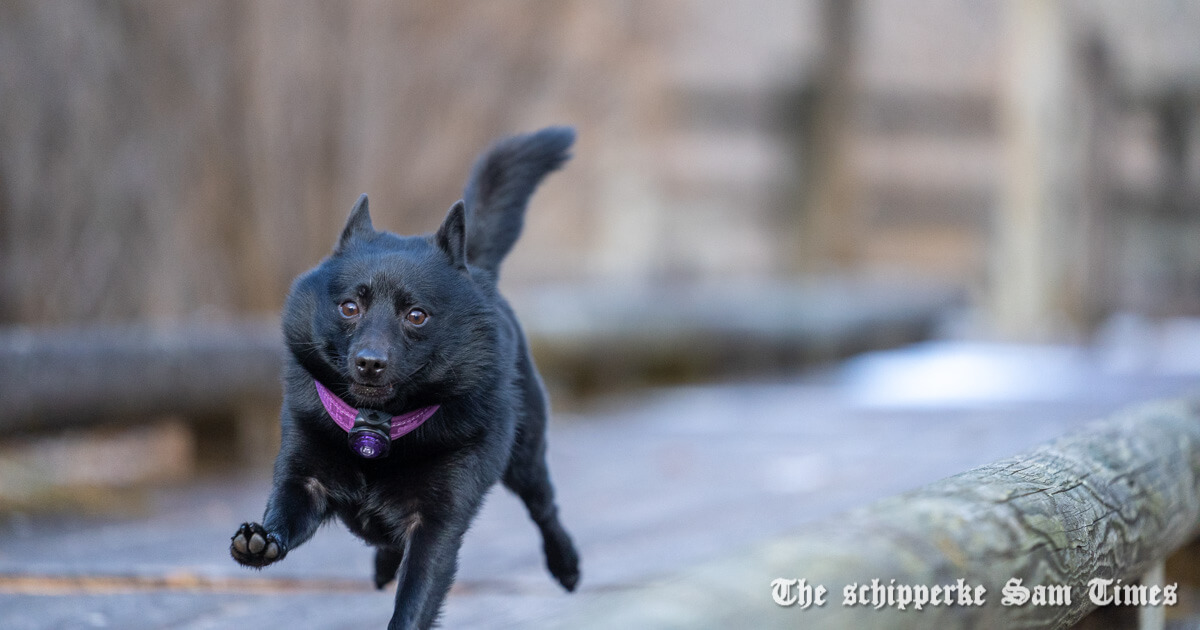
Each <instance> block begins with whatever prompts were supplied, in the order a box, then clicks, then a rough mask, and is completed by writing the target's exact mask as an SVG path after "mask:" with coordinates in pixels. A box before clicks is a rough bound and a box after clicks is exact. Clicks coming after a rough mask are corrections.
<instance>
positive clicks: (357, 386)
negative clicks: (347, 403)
mask: <svg viewBox="0 0 1200 630" xmlns="http://www.w3.org/2000/svg"><path fill="white" fill-rule="evenodd" d="M350 393H351V394H353V395H354V397H355V398H361V399H363V400H367V401H375V402H378V401H383V400H387V399H389V398H391V397H392V395H393V394H395V393H396V384H395V383H388V384H386V385H364V384H362V383H356V382H353V381H351V383H350Z"/></svg>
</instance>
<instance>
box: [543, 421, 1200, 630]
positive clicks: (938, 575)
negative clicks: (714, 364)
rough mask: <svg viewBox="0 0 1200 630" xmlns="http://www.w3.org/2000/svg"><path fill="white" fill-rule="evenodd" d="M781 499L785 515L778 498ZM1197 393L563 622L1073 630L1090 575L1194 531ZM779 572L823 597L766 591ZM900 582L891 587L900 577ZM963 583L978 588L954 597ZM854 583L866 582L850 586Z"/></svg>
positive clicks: (1171, 545) (1147, 557)
mask: <svg viewBox="0 0 1200 630" xmlns="http://www.w3.org/2000/svg"><path fill="white" fill-rule="evenodd" d="M781 509H784V508H783V507H781ZM1198 523H1200V402H1197V401H1175V402H1166V403H1156V404H1152V405H1149V406H1145V407H1141V408H1138V409H1135V410H1131V411H1128V412H1125V413H1122V414H1118V415H1117V416H1115V417H1113V418H1111V419H1108V420H1105V421H1101V422H1097V423H1093V424H1091V425H1088V426H1087V427H1085V429H1084V430H1083V431H1081V432H1079V433H1076V434H1073V435H1070V436H1067V437H1064V438H1061V439H1059V440H1056V441H1054V442H1051V443H1049V444H1046V445H1043V446H1041V447H1038V448H1035V449H1033V450H1031V451H1029V452H1027V453H1024V454H1022V455H1018V456H1016V457H1011V458H1008V459H1003V460H1000V461H997V462H994V463H992V464H989V465H986V466H982V467H979V468H976V469H974V470H970V471H967V472H964V473H962V474H959V475H956V476H953V477H950V478H947V479H944V480H942V481H939V482H936V483H933V484H930V485H928V486H926V487H924V488H921V489H919V490H915V491H913V492H909V493H906V494H902V495H898V496H896V497H892V498H889V499H885V500H883V501H879V502H877V503H875V504H872V505H870V506H867V507H865V508H862V509H860V510H856V511H853V512H849V513H847V514H844V515H841V516H838V517H833V518H830V519H827V520H825V521H823V522H822V523H820V524H818V525H815V526H813V527H812V528H809V529H808V530H806V531H804V532H802V533H800V534H797V535H794V536H791V537H787V538H783V539H778V540H775V541H773V542H770V543H768V544H764V545H760V546H758V547H756V548H754V549H752V550H750V551H749V552H747V553H742V554H739V555H737V556H735V557H731V558H727V559H721V560H717V561H713V562H710V563H707V564H705V565H704V566H701V567H699V568H696V569H695V570H692V571H690V572H688V573H686V574H684V575H681V576H675V577H674V578H673V579H669V580H664V581H662V582H660V583H657V584H655V585H652V586H650V587H648V588H646V589H644V590H641V591H638V592H634V593H628V594H621V595H619V596H613V597H608V598H604V599H602V600H601V601H599V602H597V604H598V605H597V606H595V607H593V608H590V609H588V610H586V611H581V612H582V614H580V615H579V616H578V617H574V618H572V619H570V620H567V621H566V623H564V624H563V625H562V626H561V627H570V628H612V627H620V628H731V627H753V628H795V627H805V628H824V627H829V628H887V629H898V628H951V629H953V628H1067V627H1070V626H1071V625H1072V624H1074V623H1076V622H1077V621H1079V620H1080V619H1082V618H1083V617H1084V616H1085V615H1086V614H1087V613H1088V612H1089V611H1091V610H1092V609H1094V608H1095V607H1096V606H1095V604H1093V603H1092V602H1091V600H1090V599H1089V598H1088V595H1087V583H1088V582H1089V581H1090V580H1091V579H1093V578H1105V579H1113V580H1116V579H1121V580H1123V581H1124V582H1125V583H1128V582H1132V581H1135V580H1137V579H1138V578H1140V577H1142V576H1143V575H1146V574H1147V572H1149V571H1151V570H1152V569H1153V568H1154V567H1155V566H1156V564H1157V563H1158V562H1160V561H1162V560H1163V559H1164V558H1165V557H1166V556H1167V555H1168V554H1170V553H1171V552H1172V551H1173V550H1174V549H1176V548H1178V547H1180V546H1181V545H1183V544H1184V543H1185V542H1187V541H1188V540H1189V539H1190V538H1191V537H1193V536H1194V535H1195V534H1196V531H1197V525H1198ZM776 578H784V579H800V578H803V579H805V580H806V581H807V584H810V585H823V586H824V587H825V588H826V589H827V591H828V594H827V596H826V597H827V600H828V601H827V603H826V604H825V605H824V606H819V607H818V606H813V607H810V608H808V609H801V608H800V607H799V606H791V607H782V606H779V605H777V604H775V603H774V602H773V600H772V594H771V592H772V581H773V580H775V579H776ZM1014 578H1015V579H1020V580H1022V585H1024V586H1027V587H1029V588H1032V587H1035V586H1039V585H1040V586H1045V587H1049V586H1053V585H1067V586H1069V587H1070V602H1069V603H1062V604H1061V605H1044V606H1035V605H1032V604H1029V603H1026V604H1025V605H1009V606H1005V605H1002V604H1001V600H1002V589H1003V587H1004V586H1005V585H1006V584H1007V583H1008V582H1009V580H1011V579H1014ZM872 579H878V580H879V581H880V584H881V585H882V586H883V587H884V589H885V590H886V588H887V587H888V586H891V585H908V586H915V585H925V586H927V587H933V586H937V585H942V586H945V585H952V586H954V587H955V588H954V589H953V593H954V599H955V602H956V603H955V604H954V605H928V604H926V605H925V606H923V607H922V609H921V610H914V608H913V605H912V603H911V602H910V603H909V605H908V606H907V607H906V609H905V610H899V609H898V608H897V607H896V606H890V607H889V606H886V605H885V606H884V607H883V609H880V610H876V609H874V607H873V606H870V605H867V606H862V605H854V606H846V605H844V598H843V595H844V591H843V589H845V588H846V587H847V585H858V586H863V585H866V586H867V587H868V597H870V595H871V593H870V588H869V587H870V585H871V581H872ZM893 580H894V582H893ZM959 580H962V583H963V584H965V585H967V586H968V587H970V592H971V593H970V596H971V598H972V599H974V598H975V597H976V596H977V595H978V592H977V591H976V587H982V588H983V589H984V592H983V593H982V595H983V600H984V603H983V605H958V604H957V600H958V589H957V586H958V584H959ZM856 592H857V591H856Z"/></svg>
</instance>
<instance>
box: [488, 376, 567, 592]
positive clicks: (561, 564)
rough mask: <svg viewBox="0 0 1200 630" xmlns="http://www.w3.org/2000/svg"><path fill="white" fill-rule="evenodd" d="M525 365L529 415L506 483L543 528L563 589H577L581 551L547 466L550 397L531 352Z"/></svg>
mask: <svg viewBox="0 0 1200 630" xmlns="http://www.w3.org/2000/svg"><path fill="white" fill-rule="evenodd" d="M522 364H523V365H521V367H522V368H524V369H525V374H526V378H525V379H524V388H525V391H524V392H523V393H524V395H525V396H524V398H525V414H524V417H523V418H521V421H520V422H521V424H520V428H519V429H518V431H517V441H516V443H515V444H514V445H513V452H512V457H511V459H509V462H508V469H507V470H505V471H504V485H505V486H506V487H507V488H508V489H509V490H512V491H513V492H514V493H516V495H517V496H518V497H520V498H521V501H523V502H524V503H525V508H526V509H528V510H529V516H530V518H532V519H533V522H534V523H536V524H537V526H538V529H539V530H541V532H542V549H543V550H544V551H545V553H546V568H548V569H549V570H550V574H551V575H553V576H554V578H555V579H557V580H558V582H559V583H560V584H562V585H563V588H565V589H567V590H568V591H574V590H575V585H576V584H578V583H579V553H578V552H576V551H575V545H574V544H573V543H572V542H571V537H570V535H568V534H567V530H566V529H564V528H563V526H562V522H560V521H559V519H558V506H557V505H555V503H554V486H553V485H552V484H551V483H550V470H549V468H547V466H546V396H545V394H544V393H543V392H542V387H541V382H540V381H539V380H538V378H537V375H536V373H534V372H533V371H532V370H533V362H532V360H530V359H529V356H528V354H525V355H524V357H523V361H522Z"/></svg>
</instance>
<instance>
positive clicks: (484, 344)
mask: <svg viewBox="0 0 1200 630" xmlns="http://www.w3.org/2000/svg"><path fill="white" fill-rule="evenodd" d="M574 139H575V134H574V131H572V130H571V129H569V128H549V129H544V130H542V131H539V132H536V133H533V134H529V135H524V136H517V137H513V138H509V139H507V140H503V141H501V142H499V143H498V144H496V145H495V146H493V147H492V148H491V149H490V150H489V151H488V152H486V153H485V154H484V155H483V156H482V157H480V159H479V161H478V162H477V163H476V164H475V168H474V171H473V172H472V174H471V177H470V180H469V181H468V183H467V186H466V190H465V193H464V200H463V201H459V202H458V203H455V204H454V206H453V207H452V208H450V212H449V214H447V215H446V219H445V221H444V222H443V223H442V225H441V227H439V228H438V231H437V232H436V233H435V234H431V235H425V236H397V235H395V234H391V233H387V232H376V231H375V229H374V228H373V227H372V225H371V218H370V215H369V214H368V212H367V196H366V195H363V196H362V197H360V198H359V200H358V203H357V204H356V205H355V206H354V209H353V210H351V212H350V218H349V219H348V220H347V221H346V227H345V228H344V229H343V231H342V235H341V238H340V239H339V241H338V243H337V245H336V246H335V248H334V250H333V254H332V255H331V256H329V257H328V258H326V259H325V260H323V261H322V262H321V264H320V265H318V266H317V267H316V268H314V269H312V270H310V271H308V272H307V273H305V274H303V275H301V276H300V277H299V278H297V279H296V281H295V283H293V285H292V289H291V293H290V294H289V295H288V299H287V304H286V306H285V307H284V312H283V332H284V337H285V340H286V343H287V348H288V351H289V352H288V357H287V361H286V366H285V368H284V397H283V411H282V414H281V415H282V418H281V419H282V425H283V442H282V446H281V448H280V450H279V456H278V458H277V459H276V460H275V481H274V487H273V489H272V491H271V496H270V499H269V500H268V501H267V509H266V513H265V514H264V515H263V521H262V524H261V525H260V524H258V523H245V524H243V525H242V526H241V528H240V529H238V531H237V533H236V534H234V536H233V538H232V543H231V545H230V553H231V554H232V555H233V558H234V559H235V560H237V561H238V562H240V563H241V564H244V565H246V566H250V567H263V566H266V565H268V564H271V563H272V562H277V561H279V560H282V559H283V557H284V556H286V555H287V554H288V552H290V551H292V550H293V549H295V548H296V547H298V546H299V545H301V544H302V543H304V541H306V540H308V539H309V538H310V537H311V536H312V535H313V533H314V532H315V531H316V529H317V527H318V526H319V525H321V523H323V522H324V521H326V520H327V519H329V518H330V517H333V516H337V517H339V518H340V519H341V520H342V522H343V523H345V524H346V527H348V528H349V529H350V531H352V532H353V533H354V534H356V535H357V536H359V537H361V538H363V539H364V540H366V541H367V542H368V543H370V544H371V545H374V546H375V547H376V552H375V584H376V586H378V587H379V588H383V586H384V585H386V584H387V583H388V582H390V581H392V579H393V578H395V577H397V575H398V577H399V585H398V587H397V589H396V607H395V611H394V613H393V615H392V620H391V623H390V624H389V626H388V627H389V628H428V627H429V626H431V625H432V624H433V623H434V621H435V620H436V618H437V616H438V613H439V611H440V609H441V606H442V602H443V600H444V599H445V597H446V593H447V592H448V591H449V590H450V586H451V583H452V582H453V581H454V574H455V571H456V568H457V564H458V549H459V546H460V544H461V542H462V539H463V535H464V534H465V533H466V531H467V528H468V527H469V526H470V524H471V521H472V519H473V518H474V516H475V514H476V512H477V511H478V510H479V507H480V505H481V503H482V502H483V497H484V495H485V494H486V493H487V492H488V490H489V489H490V488H491V487H492V485H493V484H494V483H495V482H496V481H497V480H503V481H504V485H505V486H507V487H508V488H509V489H511V490H512V491H513V492H515V493H516V494H517V495H518V496H519V497H520V498H521V500H522V501H524V503H525V506H526V507H527V508H528V509H529V514H530V516H531V517H532V518H533V521H534V522H535V523H537V526H538V528H539V529H540V530H541V534H542V538H543V541H544V547H543V548H544V551H545V554H546V565H547V566H548V567H549V569H550V573H552V574H553V575H554V577H555V578H557V579H558V581H559V582H560V583H561V584H562V585H563V587H565V588H566V589H567V590H568V591H570V590H574V588H575V585H576V583H577V582H578V581H579V557H578V554H577V553H576V551H575V548H574V546H573V545H572V543H571V539H570V537H569V536H568V535H567V532H566V531H565V530H564V529H563V526H562V524H561V523H560V522H559V520H558V509H557V507H556V506H555V504H554V490H553V488H552V487H551V485H550V476H549V473H548V471H547V469H546V459H545V451H546V440H545V433H546V397H545V394H544V392H543V389H542V383H541V380H540V377H539V376H538V373H537V371H536V369H535V368H534V365H533V360H532V359H531V357H530V355H529V349H528V345H527V343H526V341H525V337H524V334H523V333H522V331H521V327H520V325H519V324H518V323H517V320H516V317H515V316H514V315H513V312H512V310H511V309H510V308H509V306H508V304H507V303H506V302H505V301H504V298H502V297H501V296H500V294H499V293H498V292H497V289H496V279H497V272H498V268H499V265H500V261H501V260H503V259H504V257H505V255H507V254H508V252H509V250H510V249H512V246H513V243H515V242H516V240H517V237H518V236H519V235H520V232H521V227H522V224H523V222H524V214H525V206H526V204H527V203H528V200H529V197H530V195H532V194H533V191H534V189H535V188H536V187H537V185H538V184H539V183H540V182H541V180H542V178H543V177H545V176H546V174H548V173H550V172H551V171H553V170H555V169H556V168H558V167H559V166H560V165H561V164H562V163H563V162H565V161H566V160H567V158H568V157H569V155H568V153H567V150H568V149H569V148H570V146H571V144H572V142H574ZM389 451H390V452H389Z"/></svg>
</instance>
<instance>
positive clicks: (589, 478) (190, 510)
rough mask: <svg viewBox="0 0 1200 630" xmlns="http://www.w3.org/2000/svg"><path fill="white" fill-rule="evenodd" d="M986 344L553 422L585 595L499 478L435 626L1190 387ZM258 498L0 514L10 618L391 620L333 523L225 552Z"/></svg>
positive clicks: (189, 622) (254, 492)
mask: <svg viewBox="0 0 1200 630" xmlns="http://www.w3.org/2000/svg"><path fill="white" fill-rule="evenodd" d="M964 348H965V349H966V350H969V352H967V353H966V354H963V351H964ZM995 350H996V348H988V347H978V346H976V347H967V346H962V345H937V344H932V345H926V346H921V347H918V348H915V349H910V350H907V351H899V352H891V353H879V354H875V355H868V356H867V357H864V358H861V359H857V360H855V361H852V362H851V363H849V364H847V365H846V366H844V367H842V368H839V369H836V370H832V371H829V372H826V373H823V374H819V375H810V376H808V377H805V378H797V379H792V380H785V381H778V382H773V383H742V384H725V385H709V386H692V387H680V388H672V389H664V390H657V391H649V392H642V393H638V394H635V395H625V396H622V397H618V398H611V399H606V400H601V401H598V402H596V403H595V404H593V405H591V406H590V407H589V408H588V409H587V410H586V411H584V412H580V413H576V414H572V415H569V416H568V415H559V416H557V417H556V419H555V420H554V422H553V424H552V427H551V432H550V439H551V449H550V451H551V469H552V474H553V476H554V478H555V480H556V483H557V487H558V492H559V496H560V506H561V509H562V514H563V517H564V519H565V522H566V524H567V526H568V528H569V529H570V531H571V532H572V533H573V535H574V536H575V539H576V541H577V543H578V545H579V547H580V550H581V553H582V555H583V571H584V577H583V582H582V586H581V588H580V590H579V591H578V592H577V593H575V594H571V595H568V594H565V593H563V592H562V591H561V590H560V589H558V587H557V586H556V585H555V583H554V582H552V580H551V579H550V577H549V576H548V574H546V572H545V570H544V569H543V567H542V560H541V557H540V543H539V540H538V537H537V533H536V530H535V528H534V526H533V525H532V523H530V522H529V520H528V518H527V517H526V515H525V513H524V510H523V508H522V507H521V505H520V504H519V502H518V501H517V500H516V499H515V498H514V497H512V496H511V495H509V494H508V493H507V492H505V491H504V490H502V489H497V490H496V491H494V492H493V493H492V495H491V496H490V497H489V499H488V502H487V504H486V506H485V508H484V510H483V512H482V514H481V515H480V517H479V519H478V520H477V522H476V523H475V525H474V527H473V528H472V530H471V532H470V533H469V534H468V536H467V540H466V543H465V545H464V547H463V549H462V553H461V568H460V571H459V576H458V582H457V584H456V586H455V588H454V590H453V592H452V594H451V596H450V598H449V599H448V601H447V604H446V607H445V612H444V616H443V626H444V627H447V628H508V627H512V628H528V627H540V626H543V625H547V624H549V623H551V622H552V621H553V620H555V619H557V618H560V617H561V616H563V615H566V614H569V613H571V612H572V611H573V610H576V609H577V607H579V606H582V605H585V604H589V603H591V605H595V604H594V602H595V601H596V600H598V599H603V598H605V597H607V596H609V595H610V594H612V593H619V592H621V591H625V590H629V589H637V588H639V586H641V585H644V584H647V583H648V582H650V581H653V580H657V579H662V578H664V577H669V576H670V575H672V574H673V573H674V572H677V571H679V570H681V569H684V568H686V567H689V566H692V565H694V564H696V563H699V562H702V561H705V560H708V559H711V558H715V557H720V556H725V555H729V554H736V553H738V550H739V549H743V548H747V547H749V546H751V545H753V544H755V543H760V542H762V541H764V540H767V539H770V538H772V537H774V536H778V535H782V534H784V533H787V532H790V531H792V530H794V529H796V528H797V527H799V526H801V525H803V524H804V523H807V522H810V521H813V520H815V519H819V518H822V517H826V516H829V515H831V514H833V513H836V512H838V511H841V510H844V509H847V508H850V507H853V506H856V505H861V504H864V503H867V502H869V501H871V500H874V499H878V498H882V497H884V496H888V495H891V494H895V493H897V492H901V491H904V490H907V489H910V488H913V487H916V486H919V485H922V484H925V483H928V482H931V481H934V480H936V479H939V478H941V477H945V476H948V475H951V474H954V473H957V472H960V471H962V470H965V469H967V468H971V467H974V466H977V465H981V464H984V463H987V462H989V461H991V460H994V459H998V458H1000V457H1004V456H1007V455H1011V454H1013V453H1016V452H1018V451H1020V450H1022V449H1025V448H1028V447H1030V446H1033V445H1035V444H1038V443H1040V442H1043V441H1046V440H1048V439H1051V438H1053V437H1056V436H1058V435H1061V434H1063V433H1065V432H1067V431H1069V430H1071V429H1072V428H1075V427H1078V426H1079V425H1080V424H1082V423H1084V422H1086V421H1088V420H1091V419H1094V418H1097V417H1100V416H1102V415H1105V414H1106V413H1108V412H1110V411H1112V410H1115V409H1117V408H1119V407H1122V406H1125V405H1128V404H1131V403H1135V402H1137V401H1141V400H1146V399H1151V398H1160V397H1165V396H1174V395H1180V394H1185V393H1189V392H1194V391H1195V390H1196V387H1197V386H1198V385H1200V374H1198V373H1197V372H1191V371H1188V370H1182V371H1181V370H1174V371H1169V372H1164V371H1162V370H1155V369H1152V368H1145V369H1143V368H1129V367H1128V366H1126V367H1124V368H1122V369H1119V370H1111V369H1110V370H1106V369H1101V368H1098V367H1096V363H1097V360H1096V357H1095V356H1094V355H1093V354H1089V353H1086V352H1076V351H1071V350H1065V351H1063V352H1061V353H1059V354H1054V355H1052V356H1051V355H1046V354H1045V353H1042V352H1041V351H1040V350H1029V349H1020V348H1017V349H1015V350H1013V349H1008V350H1004V351H1003V352H999V353H997V352H995ZM968 355H970V356H975V357H976V359H977V360H975V362H974V363H971V362H970V361H968V362H966V363H964V362H963V361H962V360H961V359H962V357H963V356H968ZM997 356H1000V358H999V359H997V358H996V357H997ZM980 357H982V358H980ZM989 357H990V358H989ZM1055 357H1056V358H1055ZM946 369H949V370H950V372H951V373H952V374H957V375H958V377H959V378H958V379H957V380H956V379H955V378H950V377H949V376H948V375H947V373H946V372H945V370H946ZM939 370H941V372H939ZM922 374H924V375H926V377H927V379H926V380H927V381H928V382H927V383H926V385H927V387H925V388H924V389H922V385H921V382H920V377H921V375H922ZM939 374H940V375H939ZM914 377H916V380H915V381H914ZM906 379H907V380H906ZM972 379H975V380H979V381H981V382H982V381H987V382H989V383H990V385H988V386H986V387H980V386H978V383H977V384H976V386H973V385H971V382H972ZM938 383H943V384H944V386H942V387H941V389H939V388H938V387H937V384H938ZM268 488H269V473H268V472H267V469H266V468H265V467H264V468H262V469H256V470H252V471H241V472H237V473H230V474H225V475H222V476H219V477H210V478H206V479H203V480H199V481H196V482H192V483H189V484H187V485H184V486H180V487H172V488H164V489H160V490H157V491H154V492H153V493H152V494H151V496H150V497H149V500H148V502H147V505H146V509H145V512H144V513H142V514H139V515H137V516H130V517H120V518H118V517H112V516H110V517H106V518H83V517H79V518H63V517H58V518H50V517H30V516H9V517H8V518H7V520H6V521H5V522H4V523H3V524H0V628H4V629H14V630H15V629H39V630H40V629H48V628H128V629H143V628H144V629H149V628H192V629H198V628H284V627H293V628H371V627H380V628H382V627H385V626H386V623H387V619H388V617H389V614H390V612H391V608H392V596H391V593H390V592H386V593H379V592H376V591H374V590H373V589H372V588H371V587H370V584H369V577H370V575H371V566H370V564H371V551H370V550H369V549H368V548H367V547H365V546H364V545H363V544H362V543H360V542H358V541H357V540H356V539H354V538H353V537H351V536H350V535H349V534H348V533H346V532H345V530H344V529H343V528H342V527H341V526H340V525H336V524H334V525H329V526H327V527H325V528H324V529H322V530H321V531H320V532H318V533H317V535H316V536H315V537H314V539H313V540H312V541H311V542H310V543H308V544H307V545H305V546H304V547H301V548H299V549H297V550H295V551H293V552H292V553H291V554H290V555H289V556H288V558H287V559H286V560H285V561H284V562H282V563H280V564H279V565H277V566H273V567H268V568H267V569H265V570H263V571H261V572H255V571H250V570H246V569H243V568H241V567H238V566H237V565H235V564H234V563H233V561H232V560H230V559H229V557H228V553H227V551H226V547H227V545H228V539H229V536H230V535H231V534H232V532H233V531H234V528H235V527H236V526H237V524H239V523H240V522H242V521H243V520H247V519H255V518H257V517H258V516H259V515H260V514H261V512H262V508H263V503H264V501H265V498H266V494H267V491H268ZM771 577H774V576H763V584H768V583H769V581H770V579H771ZM764 588H765V587H764ZM768 596H769V593H768V592H767V591H765V590H764V597H768Z"/></svg>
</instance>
